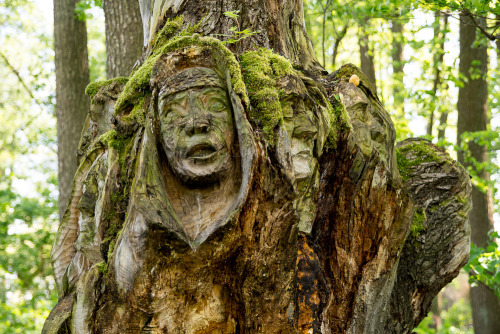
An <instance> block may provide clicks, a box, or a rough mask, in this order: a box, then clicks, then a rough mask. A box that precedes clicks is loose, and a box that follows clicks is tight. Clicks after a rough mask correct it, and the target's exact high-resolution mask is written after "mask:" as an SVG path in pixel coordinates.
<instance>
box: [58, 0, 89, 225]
mask: <svg viewBox="0 0 500 334" xmlns="http://www.w3.org/2000/svg"><path fill="white" fill-rule="evenodd" d="M77 2H78V0H71V1H64V0H56V1H54V49H55V66H56V117H57V152H58V167H59V215H60V217H62V216H63V214H64V211H65V210H66V206H67V204H68V201H69V197H70V194H71V186H72V182H73V176H74V175H75V171H76V168H77V161H76V152H77V148H78V142H79V140H80V138H79V135H80V132H81V131H82V127H83V124H84V122H85V118H86V116H87V111H88V108H89V99H88V97H87V96H85V87H86V86H87V85H88V84H89V68H88V56H87V30H86V26H85V21H79V20H78V19H77V18H76V17H75V5H76V3H77Z"/></svg>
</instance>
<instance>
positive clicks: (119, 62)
mask: <svg viewBox="0 0 500 334" xmlns="http://www.w3.org/2000/svg"><path fill="white" fill-rule="evenodd" d="M103 9H104V16H105V20H106V76H107V78H108V79H110V78H116V77H124V76H128V75H129V74H130V72H131V71H132V67H133V66H134V64H135V63H136V61H137V59H138V58H139V57H140V56H141V54H142V45H143V40H144V36H143V32H142V20H141V12H140V10H139V2H138V1H137V0H104V1H103ZM123 50H127V52H123Z"/></svg>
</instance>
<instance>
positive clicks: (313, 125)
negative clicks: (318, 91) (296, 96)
mask: <svg viewBox="0 0 500 334" xmlns="http://www.w3.org/2000/svg"><path fill="white" fill-rule="evenodd" d="M294 114H295V115H294V127H293V133H292V142H291V146H292V163H293V169H294V172H295V180H296V182H300V181H303V180H305V179H309V177H310V176H311V174H312V173H313V169H314V165H315V164H316V158H315V156H314V143H315V140H316V138H317V136H318V125H317V121H316V119H315V115H314V113H313V112H312V111H311V110H310V109H308V108H306V107H304V103H303V102H302V101H300V102H299V103H297V109H296V110H295V112H294Z"/></svg>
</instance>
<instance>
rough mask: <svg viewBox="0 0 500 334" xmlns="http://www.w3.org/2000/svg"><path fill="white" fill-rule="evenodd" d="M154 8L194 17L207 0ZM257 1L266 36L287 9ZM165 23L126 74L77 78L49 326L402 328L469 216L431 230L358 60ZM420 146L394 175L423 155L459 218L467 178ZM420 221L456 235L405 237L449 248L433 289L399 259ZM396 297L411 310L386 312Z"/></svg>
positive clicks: (423, 249)
mask: <svg viewBox="0 0 500 334" xmlns="http://www.w3.org/2000/svg"><path fill="white" fill-rule="evenodd" d="M148 3H149V2H148ZM300 3H301V1H296V2H293V1H285V2H281V1H280V2H273V1H271V0H268V1H266V2H261V1H254V2H248V1H247V5H248V6H247V7H246V8H247V9H251V8H254V6H257V5H261V6H262V5H263V4H264V5H265V6H268V7H267V9H269V8H271V7H272V8H279V7H280V6H284V8H285V9H286V8H298V7H297V6H300ZM162 4H163V5H164V6H163V7H158V8H159V9H162V10H163V9H165V8H166V9H165V11H160V12H167V13H170V12H169V11H172V13H171V15H172V16H174V14H175V13H177V14H184V17H185V19H187V20H188V21H189V20H190V19H189V17H190V15H193V13H195V14H196V15H198V17H200V18H202V17H204V16H203V15H202V14H203V12H202V11H201V9H203V8H206V7H203V6H207V4H206V3H205V2H203V3H200V2H197V1H171V2H169V1H164V2H162ZM217 5H219V6H220V7H219V6H217ZM225 5H227V2H224V1H214V2H213V3H211V5H210V7H209V8H212V10H214V9H213V8H223V7H224V6H225ZM200 6H201V7H203V8H201V7H200ZM273 6H275V7H273ZM200 8H201V9H200ZM198 9H200V12H199V13H198V12H197V10H198ZM229 9H234V7H233V8H229ZM261 9H262V8H261V7H255V10H258V11H257V12H256V13H257V14H256V15H257V16H252V17H250V16H249V15H250V14H249V13H253V12H252V11H249V12H245V10H244V11H243V12H244V14H243V16H242V17H240V18H239V20H240V22H249V20H250V19H252V20H254V22H260V23H259V24H261V25H260V26H259V27H260V28H266V29H262V36H259V37H257V38H255V39H254V40H253V41H254V42H255V43H256V42H259V41H260V42H261V43H262V44H260V45H261V46H269V44H268V42H269V41H273V40H274V38H275V37H276V35H273V34H274V33H276V32H277V30H276V27H277V26H276V25H275V24H276V22H278V21H273V23H270V22H269V21H267V18H268V17H269V16H268V15H269V14H271V15H275V14H280V15H281V14H282V12H276V13H273V12H272V11H268V12H266V13H265V14H264V13H263V12H262V11H261ZM142 10H143V18H144V13H145V12H147V11H146V10H145V9H144V7H142ZM219 10H220V9H217V11H215V12H214V13H218V11H219ZM150 12H155V11H152V10H151V11H150ZM160 12H158V13H160ZM158 15H159V14H158ZM158 15H157V14H155V15H154V16H153V18H151V20H150V21H149V22H156V21H161V20H162V19H163V17H162V16H161V15H160V16H158ZM169 15H170V14H169ZM214 15H215V14H214ZM294 15H298V16H300V15H301V14H300V13H298V14H297V13H296V14H294ZM146 17H147V18H148V16H146ZM294 17H295V16H293V15H292V17H291V21H289V22H290V24H291V26H288V28H286V27H284V26H279V29H278V30H280V29H283V30H280V31H281V32H280V34H281V35H280V38H285V37H284V36H285V35H283V34H282V32H283V31H284V30H286V29H289V28H290V27H292V26H293V24H292V23H293V22H294V20H293V18H294ZM216 18H222V17H221V16H217V15H215V17H214V20H215V19H216ZM191 20H194V19H192V18H191ZM164 21H165V20H164ZM202 22H204V23H203V24H202V25H201V27H210V26H212V27H218V28H217V29H222V28H220V27H219V26H217V23H216V22H215V21H214V22H212V21H210V20H208V19H203V21H202ZM224 22H225V20H224V19H222V21H221V22H219V24H222V25H223V24H224ZM263 22H264V23H265V24H266V25H268V26H263V25H262V24H264V23H263ZM191 23H195V22H191ZM155 25H156V23H155ZM181 27H183V28H184V29H185V30H183V31H180V29H182V28H181ZM269 27H270V28H269ZM158 28H159V29H160V30H159V32H158V35H157V36H158V37H156V36H155V35H154V32H155V31H156V30H157V28H154V29H153V30H152V31H153V32H152V33H151V35H147V36H150V37H151V39H149V40H147V43H146V45H148V51H147V53H146V55H145V58H144V59H143V64H142V66H141V67H139V68H138V69H137V70H136V71H135V72H134V73H133V74H132V76H131V77H130V78H129V79H128V80H125V79H124V80H123V81H122V80H121V79H120V80H114V81H108V82H102V83H96V84H93V85H91V86H89V88H88V89H87V92H88V94H89V95H90V96H91V97H92V106H91V109H90V118H91V120H90V124H89V127H88V129H87V130H86V132H85V134H84V136H83V139H82V146H81V151H82V153H83V154H82V157H81V164H80V168H79V170H78V171H77V174H76V176H75V181H74V188H73V196H72V198H71V201H70V205H69V207H68V209H67V211H66V214H65V216H64V218H63V220H62V223H61V225H60V227H59V230H58V233H57V235H56V240H55V244H54V248H53V252H52V258H53V264H54V271H55V273H56V275H55V276H56V282H57V286H58V289H59V294H60V302H59V304H58V305H57V306H56V307H55V308H54V310H53V311H52V312H51V314H50V315H49V317H48V319H47V321H46V324H45V326H44V333H68V332H69V333H81V332H83V333H124V332H126V333H165V332H167V333H197V334H202V333H324V334H326V333H384V332H386V329H387V326H390V324H392V323H394V322H395V321H398V322H399V323H400V324H401V325H400V326H399V327H398V328H400V330H399V332H400V333H409V332H410V331H411V328H412V327H413V326H414V325H416V324H417V322H418V319H420V318H421V316H422V315H423V314H425V313H426V312H427V311H428V308H429V307H430V305H427V303H426V301H427V300H428V299H429V300H430V299H432V298H433V297H434V295H435V294H436V293H437V292H438V290H439V286H440V285H444V284H445V283H446V282H448V281H450V280H451V279H452V278H453V277H454V275H455V274H456V271H457V270H458V269H459V267H460V265H462V264H463V255H464V254H466V253H467V247H466V246H463V245H468V244H469V235H468V233H467V223H466V219H465V218H464V217H461V218H460V219H458V220H456V221H455V220H453V219H452V218H450V221H449V222H450V224H449V225H448V224H445V226H438V227H437V228H439V229H438V231H437V232H436V231H434V228H436V226H437V224H435V223H434V220H432V219H433V218H432V217H434V216H431V215H430V214H429V216H430V217H431V219H429V220H428V219H426V218H424V219H422V217H420V216H418V215H415V214H414V205H413V201H412V196H413V194H412V191H413V192H414V193H415V194H416V195H415V196H418V195H419V194H420V193H419V191H418V190H413V189H412V186H411V185H412V184H413V183H412V182H417V181H416V177H415V178H412V179H410V181H408V182H407V184H405V185H403V183H402V180H401V177H400V171H399V170H398V162H397V153H396V150H395V147H394V141H395V138H396V133H395V130H394V126H393V124H392V122H391V119H390V117H389V115H388V113H387V112H386V111H385V109H384V108H383V106H382V105H381V103H380V101H379V99H378V98H377V96H376V93H375V88H374V85H373V83H372V82H371V81H370V80H368V79H367V77H366V76H365V75H364V74H363V73H362V72H361V71H360V70H359V69H358V68H356V67H354V66H352V65H348V66H344V67H342V68H341V69H339V70H338V71H336V72H335V73H333V74H332V75H330V76H326V75H322V73H323V72H321V71H313V72H311V71H307V70H304V67H303V66H301V65H300V64H297V65H296V66H295V67H292V63H291V62H289V61H288V60H287V59H285V58H283V57H281V56H279V55H277V54H276V53H273V52H272V51H270V50H268V49H259V50H258V51H251V50H253V49H255V47H256V45H253V44H252V45H251V47H249V49H245V47H248V46H249V44H244V43H240V44H238V43H236V44H237V45H233V49H235V50H236V49H238V50H240V52H241V53H239V54H237V55H235V54H234V53H233V52H231V51H230V50H229V49H227V48H226V47H225V46H224V45H223V44H222V43H221V42H220V41H218V40H216V39H214V38H211V37H203V36H199V35H193V31H192V30H191V29H192V27H191V28H189V27H188V25H187V24H186V23H185V22H183V21H182V20H180V19H179V18H178V19H176V20H175V21H170V22H167V23H166V25H165V27H164V28H162V27H161V25H160V26H158ZM242 28H246V26H244V25H242ZM271 28H272V29H271ZM196 29H197V28H196ZM290 29H291V28H290ZM295 29H298V31H302V30H303V27H302V28H300V27H298V28H297V27H296V28H295ZM278 32H279V31H278ZM288 32H289V30H288ZM275 42H276V41H275ZM275 42H273V43H275ZM245 45H247V46H245ZM257 45H259V44H257ZM283 45H285V46H286V43H284V44H283ZM299 49H300V48H299ZM244 50H246V52H243V51H244ZM282 50H284V51H283V52H284V53H285V52H289V53H288V55H290V54H292V55H293V52H292V53H290V52H291V51H290V49H286V48H285V49H282ZM293 50H298V49H293ZM148 55H149V56H148ZM236 56H237V57H236ZM297 57H298V58H297V59H301V57H302V56H300V55H297ZM295 60H296V59H295ZM309 69H311V67H309ZM353 75H356V76H357V77H358V79H359V80H360V83H359V84H358V85H354V84H352V83H350V82H349V80H350V78H351V77H352V76H353ZM278 92H279V94H278ZM110 116H111V117H110ZM109 119H111V123H109V122H107V120H109ZM112 128H113V129H112ZM110 129H111V130H110ZM422 146H423V151H422V150H413V149H409V150H408V151H407V152H406V153H407V154H408V155H407V156H406V155H405V157H406V159H407V160H410V161H411V163H409V164H407V165H405V166H406V168H407V169H404V170H402V173H403V174H402V175H403V178H404V177H405V175H410V174H411V173H412V172H414V169H418V168H421V169H425V168H428V169H429V173H431V174H432V177H431V180H432V181H429V182H431V183H432V184H435V183H439V184H440V185H442V188H443V189H445V188H446V189H451V188H450V185H451V187H452V189H453V190H452V191H451V193H452V194H455V193H456V194H459V195H460V196H462V195H463V198H462V197H460V196H455V197H453V195H449V194H448V193H447V192H446V189H445V190H443V189H441V188H436V189H434V190H433V187H432V185H428V184H425V185H424V188H425V191H426V194H428V195H429V196H430V197H431V198H432V199H433V201H432V203H430V204H429V205H439V204H442V205H443V207H445V208H448V206H450V205H451V206H452V207H453V208H461V207H462V206H463V214H464V215H466V214H467V206H466V205H465V206H464V205H463V201H464V200H465V203H468V201H469V193H468V192H467V187H468V186H469V183H468V179H467V176H466V174H465V173H464V171H463V170H462V169H460V168H459V167H458V166H457V165H456V163H455V162H453V161H450V160H449V158H448V157H447V156H445V155H444V154H443V153H440V152H438V153H435V148H434V147H433V146H432V145H431V144H429V143H427V142H424V143H422ZM412 152H414V153H412ZM422 152H423V153H422ZM429 152H430V153H429ZM411 154H414V155H415V156H416V157H417V158H416V159H413V158H412V155H411ZM430 158H433V161H434V162H435V163H434V164H430V165H429V164H428V165H425V163H427V162H428V159H430ZM426 166H427V167H426ZM440 168H441V169H440ZM414 179H415V181H414ZM460 181H463V182H462V183H461V182H460ZM408 184H410V185H408ZM454 185H456V187H455V188H453V186H454ZM405 188H407V189H408V190H405ZM443 192H444V193H446V194H443ZM441 200H442V201H444V202H441ZM448 200H449V202H447V201H448ZM415 203H417V204H418V205H421V206H422V207H425V205H424V204H423V203H420V202H418V201H416V202H415ZM426 208H427V207H426ZM429 210H431V209H429ZM438 212H439V214H436V216H435V217H441V216H442V215H443V214H442V213H441V211H438ZM416 216H418V218H419V219H418V220H416V218H415V217H416ZM436 220H438V218H436ZM416 223H418V224H423V225H425V226H426V229H427V230H425V231H422V230H421V233H422V235H428V236H429V239H432V238H434V237H435V236H436V234H439V233H444V234H445V235H449V236H450V238H449V239H447V240H446V242H442V243H437V244H436V243H432V244H430V243H425V242H423V241H422V240H420V239H419V237H416V238H417V241H418V242H420V243H423V244H424V245H423V246H419V247H418V249H417V250H418V252H419V254H420V255H422V256H423V258H424V259H427V258H431V257H432V254H433V253H435V252H440V251H442V252H450V253H451V254H452V255H457V256H458V259H459V260H450V258H448V257H443V259H440V260H439V261H436V262H433V263H431V264H429V265H428V267H426V268H427V269H428V270H427V271H426V272H425V275H427V276H424V278H423V283H422V284H424V285H425V284H429V285H430V284H433V286H432V288H430V287H429V288H428V289H427V290H425V289H424V290H423V291H420V290H418V292H419V294H418V296H416V297H415V296H414V295H413V294H412V295H411V296H412V299H411V300H410V299H409V298H406V297H403V294H405V295H404V296H407V290H408V289H412V288H413V285H412V284H413V283H412V282H411V280H412V279H413V278H412V277H411V278H410V277H409V275H406V273H408V272H411V271H412V268H400V267H399V266H398V265H399V264H400V263H405V264H407V265H408V266H410V267H412V266H413V262H412V261H414V258H413V256H415V254H413V253H411V252H404V251H403V250H404V249H405V248H406V247H410V246H407V242H408V241H409V242H412V245H411V246H414V245H413V243H414V242H415V240H414V239H411V238H410V239H407V236H408V235H409V233H410V232H411V231H413V230H414V228H413V226H414V225H415V224H416ZM419 226H420V225H419ZM449 227H450V228H451V227H453V228H454V229H458V230H456V231H454V232H453V231H451V230H448V228H449ZM431 236H432V238H431ZM420 238H421V236H420ZM433 240H434V239H433ZM415 247H416V246H415ZM450 250H451V251H450ZM418 259H419V260H420V257H419V258H418ZM441 260H442V261H441ZM424 263H426V261H424ZM441 265H446V270H442V269H443V268H442V267H440V266H441ZM400 270H401V272H402V274H401V275H400V276H399V275H398V272H399V271H400ZM414 270H418V268H416V269H414ZM411 293H413V291H412V292H411ZM395 295H396V296H395ZM394 298H401V300H402V301H401V303H402V304H401V305H402V306H404V309H402V310H401V311H400V312H401V314H399V313H398V314H397V316H398V317H402V318H401V319H404V320H396V318H395V317H396V315H395V312H396V311H394V310H393V309H392V308H390V307H388V305H391V301H392V300H393V299H394ZM415 300H416V301H418V302H419V303H420V304H418V305H417V306H418V307H417V308H413V306H414V304H413V302H414V301H415ZM398 319H399V318H398ZM403 327H404V328H403Z"/></svg>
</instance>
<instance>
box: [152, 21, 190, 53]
mask: <svg viewBox="0 0 500 334" xmlns="http://www.w3.org/2000/svg"><path fill="white" fill-rule="evenodd" d="M183 24H184V16H183V15H179V16H177V17H176V18H174V19H173V20H168V21H167V22H166V23H165V25H164V26H163V27H162V28H161V29H160V31H158V33H157V34H156V36H155V38H154V40H153V48H156V47H158V45H161V44H164V43H166V42H167V41H168V39H169V38H172V37H173V36H174V34H175V33H176V32H177V31H179V30H180V29H181V27H182V25H183Z"/></svg>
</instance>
